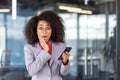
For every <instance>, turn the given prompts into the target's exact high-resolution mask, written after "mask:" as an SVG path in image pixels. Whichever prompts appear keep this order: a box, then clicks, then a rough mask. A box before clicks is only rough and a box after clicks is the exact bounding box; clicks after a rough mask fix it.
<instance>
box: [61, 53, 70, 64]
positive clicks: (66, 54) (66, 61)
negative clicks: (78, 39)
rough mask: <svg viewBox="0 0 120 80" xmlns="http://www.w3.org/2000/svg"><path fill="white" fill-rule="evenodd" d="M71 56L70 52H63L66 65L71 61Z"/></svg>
mask: <svg viewBox="0 0 120 80" xmlns="http://www.w3.org/2000/svg"><path fill="white" fill-rule="evenodd" d="M69 56H70V54H69V53H68V52H65V53H63V55H62V58H63V64H64V65H66V64H67V63H68V61H69Z"/></svg>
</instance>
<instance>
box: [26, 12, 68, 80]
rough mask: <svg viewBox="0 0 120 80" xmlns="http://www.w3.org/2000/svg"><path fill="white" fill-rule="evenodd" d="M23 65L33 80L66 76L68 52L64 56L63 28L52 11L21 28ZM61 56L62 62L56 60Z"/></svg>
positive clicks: (59, 78)
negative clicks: (22, 33) (24, 43)
mask: <svg viewBox="0 0 120 80" xmlns="http://www.w3.org/2000/svg"><path fill="white" fill-rule="evenodd" d="M24 35H25V38H26V40H27V42H28V44H26V45H25V46H24V53H25V64H26V68H27V70H28V73H29V74H30V75H31V76H32V80H62V76H64V75H66V74H67V73H68V72H69V56H70V54H69V53H68V52H64V53H63V51H64V49H65V46H66V45H65V43H64V35H65V32H64V25H63V24H62V18H61V17H59V16H58V15H57V14H56V13H55V12H53V11H49V10H47V11H43V12H42V13H41V14H39V15H38V16H34V17H32V18H31V19H30V20H29V21H28V23H27V24H26V26H25V28H24ZM60 55H62V58H63V60H58V58H59V57H60Z"/></svg>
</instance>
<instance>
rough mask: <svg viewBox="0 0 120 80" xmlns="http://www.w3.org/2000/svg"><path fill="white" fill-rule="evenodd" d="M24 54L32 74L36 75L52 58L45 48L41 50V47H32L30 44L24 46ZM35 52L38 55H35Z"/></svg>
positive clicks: (29, 71) (27, 66)
mask: <svg viewBox="0 0 120 80" xmlns="http://www.w3.org/2000/svg"><path fill="white" fill-rule="evenodd" d="M34 50H35V51H34ZM34 52H37V53H34ZM24 54H25V65H26V68H27V70H28V73H29V74H30V75H34V74H36V73H37V72H39V71H40V70H41V69H42V68H43V66H44V65H45V64H46V63H47V61H48V60H49V59H50V58H51V56H50V55H49V54H48V53H47V52H45V51H44V50H40V49H39V48H37V49H33V47H31V46H30V45H25V46H24ZM34 54H38V55H37V56H35V55H34Z"/></svg>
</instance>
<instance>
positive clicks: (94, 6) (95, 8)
mask: <svg viewBox="0 0 120 80" xmlns="http://www.w3.org/2000/svg"><path fill="white" fill-rule="evenodd" d="M119 4H120V0H1V1H0V80H31V76H30V75H29V74H28V73H27V71H26V68H25V62H24V51H23V47H24V45H25V44H26V40H25V38H24V35H23V28H24V26H25V24H26V23H27V21H28V20H29V19H30V18H31V17H32V16H34V15H37V14H39V13H40V12H42V11H44V10H53V11H55V12H57V13H58V14H59V15H60V16H61V17H62V18H63V20H64V26H65V42H66V45H67V46H71V47H72V50H71V52H70V71H69V74H68V75H66V76H64V77H63V80H120V76H119V75H120V67H119V65H120V63H119V57H120V50H119V48H120V35H119V32H120V22H119V21H120V10H119V8H120V5H119Z"/></svg>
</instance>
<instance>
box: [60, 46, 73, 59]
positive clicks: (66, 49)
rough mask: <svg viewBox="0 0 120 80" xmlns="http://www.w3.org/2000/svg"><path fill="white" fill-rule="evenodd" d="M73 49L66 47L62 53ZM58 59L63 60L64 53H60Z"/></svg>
mask: <svg viewBox="0 0 120 80" xmlns="http://www.w3.org/2000/svg"><path fill="white" fill-rule="evenodd" d="M71 49H72V47H65V49H64V51H63V52H62V53H64V52H70V51H71ZM58 60H62V55H60V57H59V58H58Z"/></svg>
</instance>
